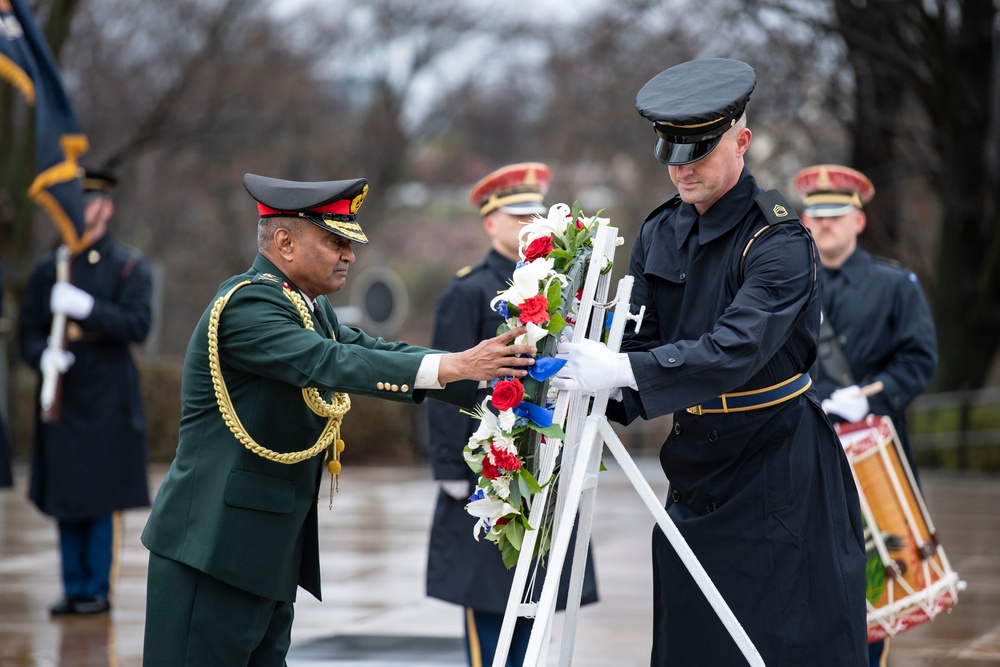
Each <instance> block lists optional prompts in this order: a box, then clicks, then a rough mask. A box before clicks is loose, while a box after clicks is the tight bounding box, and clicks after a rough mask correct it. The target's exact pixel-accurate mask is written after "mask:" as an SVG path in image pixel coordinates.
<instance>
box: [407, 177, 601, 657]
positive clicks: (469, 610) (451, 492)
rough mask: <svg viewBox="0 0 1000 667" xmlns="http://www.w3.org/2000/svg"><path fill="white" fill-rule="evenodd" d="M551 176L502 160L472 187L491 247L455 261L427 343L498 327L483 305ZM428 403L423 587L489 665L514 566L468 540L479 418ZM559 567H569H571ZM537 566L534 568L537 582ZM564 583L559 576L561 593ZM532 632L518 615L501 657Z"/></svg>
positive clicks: (512, 259)
mask: <svg viewBox="0 0 1000 667" xmlns="http://www.w3.org/2000/svg"><path fill="white" fill-rule="evenodd" d="M551 181H552V174H551V171H550V169H549V167H548V166H547V165H545V164H542V163H540V162H521V163H518V164H510V165H506V166H504V167H500V168H499V169H496V170H495V171H492V172H490V173H489V174H487V175H486V176H484V177H483V178H481V179H480V180H479V181H478V182H477V183H476V184H475V185H473V186H472V189H471V191H470V193H469V203H470V204H471V205H472V206H473V207H474V208H475V209H476V210H477V211H479V215H480V217H481V218H482V225H483V230H484V231H485V232H486V235H487V236H488V237H489V240H490V250H489V251H488V252H487V253H486V256H485V257H484V258H483V259H482V261H481V262H479V263H478V264H476V265H475V266H473V267H465V268H464V269H461V270H460V271H459V272H458V274H457V275H456V276H455V277H454V278H453V279H452V280H451V282H450V283H449V284H448V286H447V288H446V289H445V291H444V292H443V293H442V294H441V296H440V297H439V298H438V300H437V306H436V310H435V315H434V334H433V339H432V342H431V345H432V346H434V347H435V348H439V349H442V350H461V349H464V348H466V347H469V346H472V345H475V344H476V343H478V342H479V341H481V340H485V339H487V338H490V337H492V336H494V335H496V331H497V328H498V327H499V326H500V325H501V324H502V323H503V318H502V317H501V316H500V315H499V314H498V313H497V312H496V311H495V310H493V309H492V308H490V301H492V300H493V298H494V297H496V295H497V293H498V292H500V291H502V290H504V289H506V287H507V286H508V284H509V282H510V280H511V276H512V275H513V273H514V268H515V266H516V265H517V262H518V260H519V259H520V255H519V253H518V233H519V232H520V230H521V227H522V225H523V224H524V223H525V222H528V221H529V220H530V219H531V218H532V217H533V216H535V215H544V214H545V212H546V211H547V210H548V209H547V208H546V207H545V205H544V198H545V194H546V192H547V191H548V189H549V185H550V183H551ZM486 393H488V392H483V396H481V398H483V397H485V395H486ZM480 402H481V401H480ZM427 410H428V417H429V419H428V422H429V426H430V438H429V447H428V449H429V452H428V453H429V458H430V462H431V466H432V467H433V469H434V478H435V479H437V480H438V481H439V482H440V486H441V490H440V492H439V493H438V499H437V505H436V507H435V510H434V521H433V525H432V527H431V536H430V547H429V551H428V558H427V594H428V595H429V596H431V597H434V598H438V599H441V600H445V601H447V602H452V603H454V604H459V605H462V606H463V607H464V608H465V614H464V617H465V618H464V621H465V639H466V642H465V644H466V656H467V658H468V660H469V664H470V665H473V666H474V665H490V664H492V662H493V654H494V653H495V652H496V645H497V641H498V639H499V634H500V626H501V625H502V623H503V615H504V610H505V609H506V606H507V597H508V595H509V593H510V587H511V584H512V583H513V580H514V571H513V570H512V569H511V570H508V569H507V568H506V567H505V566H504V564H503V560H502V558H501V554H500V551H499V550H498V549H497V547H496V545H495V544H494V543H492V542H488V541H486V540H479V541H476V540H474V539H473V537H472V535H473V526H474V525H475V523H476V519H475V518H474V517H472V516H471V515H469V513H468V512H467V511H466V510H465V506H466V505H467V504H468V502H469V495H470V494H471V493H472V492H473V491H474V490H475V485H476V483H477V482H478V480H477V479H476V476H475V474H474V473H473V472H472V470H470V468H469V466H468V464H467V463H466V462H465V459H464V458H463V456H462V450H463V448H464V447H465V445H466V444H467V443H468V441H469V436H471V435H472V433H473V432H474V431H475V430H476V427H477V426H478V424H479V421H478V420H476V419H474V418H473V417H471V416H469V415H468V414H463V413H461V412H459V411H458V410H455V409H454V408H452V407H450V406H448V405H444V404H442V403H437V402H434V403H429V404H428V406H427ZM588 558H589V556H588ZM565 572H566V574H568V573H569V568H566V570H565ZM543 574H544V573H543V572H539V573H538V577H539V581H540V580H541V577H542V576H543ZM567 579H568V577H567ZM565 590H566V587H565V582H564V586H563V592H562V595H563V596H565ZM596 599H597V585H596V582H595V580H594V574H593V569H592V567H591V566H590V561H589V560H588V568H587V571H586V578H585V581H584V591H583V597H582V601H583V602H584V603H588V602H593V601H595V600H596ZM530 633H531V621H530V620H529V619H526V618H519V619H518V621H517V623H516V626H515V629H514V636H513V637H512V639H511V644H510V651H509V652H508V654H507V664H509V665H518V666H520V665H521V663H522V662H523V661H524V652H525V650H526V649H527V643H528V638H529V636H530Z"/></svg>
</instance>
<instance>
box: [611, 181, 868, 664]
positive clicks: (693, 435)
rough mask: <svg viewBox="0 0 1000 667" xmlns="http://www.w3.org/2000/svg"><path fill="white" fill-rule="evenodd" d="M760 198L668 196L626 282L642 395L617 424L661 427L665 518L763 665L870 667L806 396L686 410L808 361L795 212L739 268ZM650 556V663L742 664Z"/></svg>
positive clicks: (812, 344)
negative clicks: (738, 408)
mask: <svg viewBox="0 0 1000 667" xmlns="http://www.w3.org/2000/svg"><path fill="white" fill-rule="evenodd" d="M758 192H760V188H759V187H758V186H757V183H756V182H755V180H754V179H753V177H752V176H751V175H750V174H749V172H748V171H747V170H745V169H744V171H743V173H742V174H741V177H740V179H739V181H738V183H737V184H736V185H735V186H734V187H733V188H732V189H731V190H730V191H729V192H727V193H726V194H725V195H723V197H722V198H721V199H720V200H719V201H717V202H716V203H715V204H714V205H712V206H711V208H710V209H709V210H708V211H707V212H706V213H705V214H704V215H702V216H700V217H699V216H698V214H697V212H696V211H695V209H694V207H693V206H691V205H689V204H684V203H681V202H680V200H679V199H677V198H674V199H673V200H671V201H670V202H668V203H666V204H665V205H663V206H661V207H660V208H659V209H657V210H656V211H654V212H653V213H652V214H651V215H650V216H649V217H648V218H647V220H646V222H645V223H644V225H643V227H642V230H641V231H640V234H639V237H638V239H637V241H636V243H635V245H634V247H633V249H632V255H631V263H630V273H631V275H633V276H634V278H635V285H634V288H633V292H632V300H633V307H636V306H638V305H639V304H642V305H645V307H646V312H645V318H644V319H643V321H642V326H641V328H640V330H639V331H638V332H637V333H634V334H630V335H628V336H627V338H626V340H625V342H624V345H623V349H625V350H627V351H629V360H630V362H631V364H632V368H633V371H634V373H635V377H636V381H637V384H638V386H639V387H640V389H639V390H638V391H632V390H626V391H625V394H624V397H623V398H624V407H625V409H626V411H627V416H626V419H631V418H634V417H636V416H641V417H644V418H647V419H649V418H653V417H658V416H661V415H664V414H668V413H673V416H674V424H673V432H672V433H671V434H670V436H669V437H668V438H667V440H666V442H665V443H664V445H663V448H662V450H661V452H660V461H661V465H662V467H663V471H664V473H665V474H666V476H667V478H668V479H669V480H670V484H671V487H670V488H671V491H670V497H668V498H667V502H666V508H667V512H668V514H669V515H670V517H671V518H672V519H673V521H674V522H675V523H676V525H677V527H678V528H679V529H680V531H681V533H682V534H683V535H684V537H685V538H686V540H687V542H688V544H689V545H690V547H691V548H692V550H693V551H694V553H695V555H696V556H697V557H698V558H699V559H700V561H701V563H702V565H703V566H704V567H705V569H706V571H707V572H708V574H709V576H710V577H711V579H712V581H713V582H714V583H715V585H716V586H717V587H718V589H719V591H720V593H721V594H722V596H723V597H724V598H725V600H726V601H727V603H728V604H729V606H730V608H731V609H732V611H733V612H734V614H735V615H736V617H737V619H738V620H739V621H740V623H741V624H742V625H743V627H744V629H745V630H746V631H747V633H748V635H749V636H750V639H751V640H752V641H753V642H754V644H755V645H756V647H757V649H758V651H760V654H761V656H762V657H763V659H764V662H765V664H767V665H768V667H780V666H782V665H788V666H791V665H803V664H809V665H813V666H824V665H829V666H830V667H834V666H836V667H844V666H845V665H865V664H867V647H866V643H867V640H866V619H865V598H864V592H865V579H864V549H863V543H862V532H861V520H860V511H859V505H858V498H857V492H856V490H855V486H854V482H853V479H852V477H851V473H850V468H849V465H848V463H847V459H846V456H845V455H844V452H843V449H842V448H841V446H840V444H839V441H838V440H837V437H836V434H835V433H834V431H833V429H832V427H831V425H830V422H829V421H828V420H827V419H826V417H825V415H824V414H823V412H822V410H821V409H820V406H819V403H818V401H817V399H816V394H815V391H813V390H812V389H810V390H809V391H807V392H805V393H804V394H801V395H799V396H798V397H796V398H793V399H791V400H788V401H786V402H784V403H780V404H778V405H774V406H772V407H768V408H762V409H758V410H752V411H748V412H737V413H730V414H704V415H694V414H690V413H688V412H687V411H686V410H685V408H687V407H690V406H692V405H695V404H700V403H702V402H704V401H706V400H709V399H711V398H713V397H715V396H718V395H719V394H721V393H723V392H736V391H747V390H752V389H757V388H762V387H767V386H770V385H773V384H776V383H778V382H781V381H782V380H786V379H788V378H790V377H791V376H793V375H795V374H796V373H803V372H808V370H809V367H810V366H811V365H812V363H813V360H814V359H815V355H816V339H817V335H818V331H819V299H818V295H817V289H816V282H815V273H814V272H815V267H816V264H817V260H816V253H815V249H814V247H813V244H812V240H811V236H810V234H809V232H808V230H807V229H806V228H805V227H804V226H803V225H802V224H801V223H800V222H799V221H798V220H797V217H796V216H795V214H794V211H792V210H791V207H790V206H787V204H786V205H785V206H784V208H783V209H782V210H780V213H782V214H784V218H783V219H784V220H786V221H785V222H782V223H780V224H772V225H770V226H769V228H768V231H767V232H766V233H765V234H764V235H763V236H761V237H760V238H758V239H757V240H756V241H755V242H754V243H753V245H752V246H750V249H749V252H748V253H747V254H746V258H745V261H744V262H741V261H740V256H741V254H742V253H743V252H744V249H746V248H747V244H748V242H749V239H750V238H751V236H752V235H753V234H754V233H755V232H757V231H758V230H760V229H761V228H763V227H765V225H767V224H768V220H767V219H766V218H765V214H764V211H763V210H762V208H761V207H760V206H758V205H757V204H756V203H755V201H754V199H755V197H756V195H757V194H758ZM767 210H768V211H769V215H771V214H773V211H772V209H771V208H770V205H769V206H768V207H767ZM775 210H778V209H775ZM772 222H777V220H776V219H773V218H772ZM741 271H742V275H741ZM653 559H654V588H655V590H654V626H655V627H654V642H653V652H652V661H651V662H652V665H654V666H657V667H658V666H661V665H694V664H698V665H739V664H745V660H744V659H743V657H742V654H741V653H740V652H739V650H738V648H737V647H736V645H735V644H734V643H733V641H732V640H731V639H730V638H729V634H728V633H727V632H726V630H725V628H724V626H723V625H722V623H721V622H720V621H719V619H718V617H717V615H716V614H715V612H714V611H713V610H712V608H711V607H710V606H709V604H708V602H707V601H706V600H705V598H704V596H703V594H702V593H701V591H700V590H699V589H698V588H697V587H696V586H695V584H694V581H693V579H692V578H691V576H690V575H689V574H688V573H687V570H686V568H685V567H684V566H683V564H682V563H681V561H680V560H679V559H678V558H677V556H676V554H675V552H674V550H673V548H672V547H671V546H670V544H669V542H667V540H666V538H665V536H664V535H663V533H662V531H660V530H659V528H655V529H654V534H653Z"/></svg>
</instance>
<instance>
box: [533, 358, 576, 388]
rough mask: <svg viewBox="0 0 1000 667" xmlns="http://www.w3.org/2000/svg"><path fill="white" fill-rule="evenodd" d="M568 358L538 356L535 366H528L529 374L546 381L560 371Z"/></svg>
mask: <svg viewBox="0 0 1000 667" xmlns="http://www.w3.org/2000/svg"><path fill="white" fill-rule="evenodd" d="M566 361H567V360H566V359H556V358H555V357H538V358H536V359H535V364H534V365H533V366H528V376H529V377H531V378H534V379H535V380H538V381H539V382H544V381H545V380H548V379H549V378H550V377H552V376H553V375H555V374H556V373H558V372H559V370H560V369H561V368H562V367H563V366H565V365H566Z"/></svg>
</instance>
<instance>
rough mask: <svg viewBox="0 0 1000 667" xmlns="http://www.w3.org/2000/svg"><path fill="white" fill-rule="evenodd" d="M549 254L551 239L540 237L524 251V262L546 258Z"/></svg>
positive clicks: (549, 237)
mask: <svg viewBox="0 0 1000 667" xmlns="http://www.w3.org/2000/svg"><path fill="white" fill-rule="evenodd" d="M550 252H552V237H551V236H540V237H539V238H537V239H535V240H534V241H532V242H531V243H529V244H528V247H527V248H525V249H524V260H525V261H526V262H533V261H535V260H536V259H538V258H539V257H547V256H548V254H549V253H550Z"/></svg>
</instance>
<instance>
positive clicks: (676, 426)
mask: <svg viewBox="0 0 1000 667" xmlns="http://www.w3.org/2000/svg"><path fill="white" fill-rule="evenodd" d="M680 434H681V423H680V422H674V435H680Z"/></svg>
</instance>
